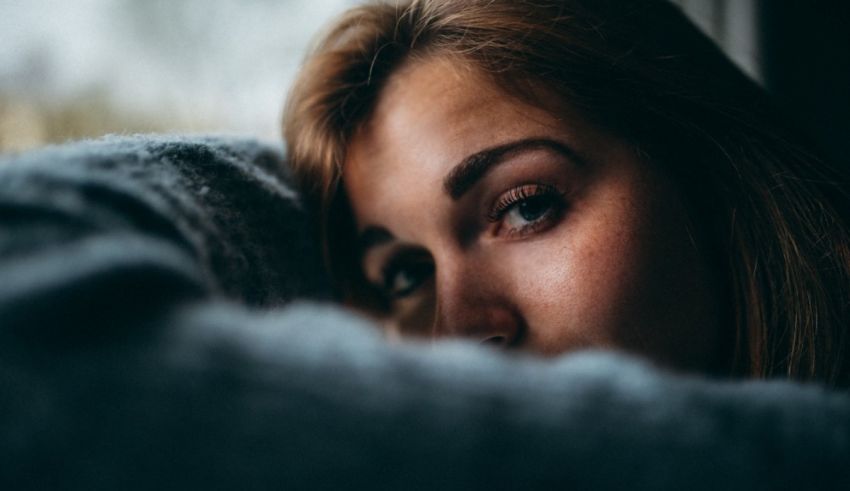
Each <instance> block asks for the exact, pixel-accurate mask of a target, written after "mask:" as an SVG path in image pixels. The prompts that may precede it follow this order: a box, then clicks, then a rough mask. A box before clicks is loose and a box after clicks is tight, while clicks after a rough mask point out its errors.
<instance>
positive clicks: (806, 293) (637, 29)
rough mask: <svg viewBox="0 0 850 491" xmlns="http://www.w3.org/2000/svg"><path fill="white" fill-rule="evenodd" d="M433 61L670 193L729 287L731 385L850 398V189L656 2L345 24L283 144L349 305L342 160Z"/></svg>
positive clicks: (374, 18) (330, 37)
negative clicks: (576, 132) (573, 120)
mask: <svg viewBox="0 0 850 491" xmlns="http://www.w3.org/2000/svg"><path fill="white" fill-rule="evenodd" d="M425 55H429V56H453V57H457V58H459V59H461V60H463V61H464V62H466V63H468V64H469V65H470V66H473V67H475V68H477V69H479V70H480V71H481V72H482V73H484V74H486V75H488V76H490V77H491V78H492V80H493V81H494V82H495V83H496V84H498V85H499V86H500V87H502V88H504V89H505V90H506V92H507V93H511V94H520V97H524V98H527V99H528V100H529V102H533V103H536V102H537V100H536V96H535V94H537V93H539V91H538V90H537V89H538V88H541V87H542V88H543V89H545V90H547V91H550V92H554V93H555V94H557V95H558V96H559V97H560V98H561V100H563V101H568V102H569V103H570V104H571V106H572V107H574V108H577V109H578V110H579V111H580V113H581V114H582V115H583V116H584V117H586V118H589V119H590V120H592V121H593V122H594V123H598V124H600V125H602V126H604V127H605V128H607V129H609V130H611V131H613V132H615V133H617V134H618V135H620V136H621V137H623V138H625V139H627V140H628V141H630V142H631V143H632V144H633V145H634V146H635V147H636V148H637V149H638V150H639V151H640V152H641V153H642V154H643V155H644V156H646V158H647V161H649V162H652V164H653V165H657V166H658V167H659V168H661V169H663V171H665V172H666V173H667V174H668V175H669V176H670V177H671V178H673V179H674V180H675V182H676V183H677V185H678V186H679V187H681V189H682V190H683V195H684V196H686V197H687V201H688V203H687V205H688V207H689V210H690V213H691V215H692V222H693V223H694V224H695V227H696V230H695V233H696V236H697V239H698V240H700V241H701V242H702V244H701V245H702V247H703V248H704V250H706V251H708V255H709V257H710V260H711V261H712V262H713V263H714V264H715V265H716V266H717V267H718V268H720V271H722V272H723V273H722V274H723V276H724V279H725V282H726V290H727V292H728V297H729V309H730V317H731V319H730V322H731V323H733V325H734V333H733V334H732V337H733V338H734V339H731V340H730V344H732V345H733V346H734V366H733V367H732V368H731V370H732V372H733V373H735V374H737V375H749V376H752V377H759V378H764V377H776V376H786V377H790V378H794V379H800V380H818V381H823V382H826V383H830V384H834V385H842V386H847V385H850V375H848V372H849V371H850V370H848V364H847V362H846V352H847V347H848V334H847V323H848V319H849V318H850V309H849V308H848V307H849V305H848V299H850V240H849V239H850V233H848V221H847V218H848V216H850V214H848V211H850V196H848V192H847V191H846V190H847V189H848V188H847V183H848V179H846V178H845V176H844V174H843V173H842V172H839V169H837V168H834V167H831V166H829V165H828V164H827V163H825V162H823V161H821V160H818V159H817V158H816V157H815V156H814V155H813V154H811V153H810V152H809V151H808V150H806V148H805V147H803V146H801V145H800V144H799V143H797V142H798V138H797V136H796V135H795V132H794V131H793V129H792V128H789V127H788V126H787V125H785V124H784V123H783V121H784V120H783V118H782V117H780V116H779V115H778V114H777V113H776V111H775V110H774V109H773V108H772V107H771V104H770V103H769V101H768V100H767V98H766V96H765V94H764V92H763V91H762V90H761V89H760V88H759V87H758V86H756V85H755V84H754V83H752V82H751V81H750V80H749V79H747V78H746V77H745V76H744V75H742V74H741V73H740V71H739V70H738V69H737V68H735V67H734V66H733V65H732V64H731V63H730V62H729V61H728V59H727V58H726V57H725V56H723V55H722V54H721V53H720V52H719V51H718V49H717V48H716V47H715V46H714V45H713V44H712V43H711V42H710V41H709V40H708V39H706V38H705V37H704V36H703V35H702V34H701V33H700V32H699V31H698V29H696V28H695V27H694V26H693V25H692V24H691V23H690V22H689V21H687V20H686V18H685V17H684V16H683V15H682V14H681V12H679V11H678V9H677V8H675V7H673V6H672V5H670V4H669V3H668V2H665V1H662V0H560V1H559V0H550V1H546V0H535V1H530V0H527V1H523V0H434V1H420V0H410V1H401V2H394V3H371V4H367V5H363V6H360V7H356V8H353V9H351V10H350V11H348V12H347V13H346V14H345V15H343V16H342V17H341V18H340V19H339V20H338V21H337V22H336V23H335V24H334V25H333V26H332V27H331V28H330V29H329V30H328V31H327V32H326V33H325V34H324V36H323V37H322V39H321V41H320V42H319V43H318V44H317V46H316V48H315V49H314V51H313V52H312V53H311V54H310V55H309V57H308V58H307V60H306V63H305V65H304V67H303V70H302V71H301V74H300V76H299V78H298V79H297V81H296V83H295V85H294V87H293V89H292V91H291V94H290V97H289V100H288V104H287V107H286V110H285V116H284V138H285V140H286V142H287V144H288V152H289V159H290V163H291V165H292V169H293V170H294V173H295V175H296V176H297V178H298V179H299V182H300V183H301V185H302V188H303V189H304V192H305V194H306V196H307V197H308V199H309V200H310V201H311V202H312V203H313V204H314V205H316V207H317V209H318V210H320V211H319V214H320V224H321V228H322V237H323V242H324V243H325V244H326V247H327V255H328V260H329V265H330V268H331V271H332V274H333V275H334V276H335V277H337V278H338V279H339V280H340V281H341V283H340V284H341V285H342V288H343V289H345V290H348V292H349V294H351V295H352V298H356V293H357V292H356V291H355V290H356V285H357V281H355V279H356V277H357V275H358V273H357V268H356V266H354V265H353V264H351V252H350V251H346V250H345V248H344V247H340V246H339V244H340V241H339V238H340V237H345V236H346V235H347V234H350V233H351V223H350V216H348V215H349V213H348V211H347V208H346V200H345V196H344V194H343V193H342V190H341V186H340V179H341V174H342V163H343V161H344V159H345V153H346V148H347V143H348V141H349V139H350V138H351V136H352V134H353V133H354V132H355V131H356V129H357V128H358V127H359V125H361V124H362V123H363V122H364V121H365V120H366V119H368V117H369V113H370V111H371V109H372V107H373V106H374V103H375V100H376V98H377V97H378V95H379V94H380V91H381V88H382V87H383V85H384V83H385V82H386V80H387V79H388V77H389V76H390V75H391V74H392V73H394V71H395V70H397V69H398V67H399V66H400V65H401V64H402V63H404V62H405V61H407V60H410V59H415V58H416V57H418V56H425ZM550 110H551V108H550Z"/></svg>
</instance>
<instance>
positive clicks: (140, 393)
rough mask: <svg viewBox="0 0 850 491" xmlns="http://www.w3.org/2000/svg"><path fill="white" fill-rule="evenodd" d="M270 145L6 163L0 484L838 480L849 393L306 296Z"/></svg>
mask: <svg viewBox="0 0 850 491" xmlns="http://www.w3.org/2000/svg"><path fill="white" fill-rule="evenodd" d="M279 158H280V157H279V154H278V153H277V152H275V151H274V150H269V149H267V148H264V147H262V146H258V145H256V144H254V143H251V142H237V141H227V140H222V139H197V138H193V139H179V138H172V137H169V138H164V137H160V138H131V139H107V140H103V141H97V142H84V143H78V144H74V145H69V146H63V147H59V148H53V149H47V150H43V151H39V152H35V153H32V154H28V155H25V156H21V157H16V158H14V159H12V160H11V161H10V160H7V161H4V162H0V489H151V488H162V487H165V488H169V489H170V488H178V487H183V488H192V489H195V488H204V487H208V488H215V489H237V488H238V489H256V488H260V489H264V488H274V489H388V490H389V489H393V490H395V489H551V488H566V489H571V488H575V489H608V488H623V489H812V488H825V487H834V488H835V489H847V488H848V487H850V465H848V464H850V396H848V395H847V394H844V393H831V392H829V391H827V390H824V389H822V388H819V387H817V386H804V385H798V384H791V383H781V382H749V383H724V382H718V381H712V380H708V379H701V378H696V377H682V376H674V375H670V374H666V373H664V372H661V371H659V370H657V369H655V368H652V367H650V366H648V365H646V364H644V363H642V362H639V361H635V360H631V359H628V358H624V357H621V356H617V355H614V354H606V353H582V354H575V355H568V356H563V357H560V358H557V359H551V360H543V359H537V358H533V357H530V356H518V355H505V354H500V353H497V352H495V351H490V350H488V349H486V348H483V347H480V346H475V345H472V344H466V343H463V342H458V341H451V342H441V343H437V344H415V343H405V344H389V343H387V342H386V341H385V340H383V339H382V338H381V337H380V336H379V335H378V333H377V332H376V330H375V329H374V328H373V327H372V326H371V325H370V324H369V323H368V322H366V321H364V320H362V319H358V318H357V317H355V316H353V315H352V314H349V313H346V312H343V311H341V310H338V309H337V308H334V307H332V306H330V305H327V304H323V303H317V300H322V299H326V298H328V290H327V286H326V285H327V282H326V280H325V279H324V276H323V275H322V273H321V268H320V266H319V261H318V255H317V252H316V251H317V248H316V246H315V244H313V243H312V241H311V239H310V237H312V234H311V233H310V231H309V229H307V226H308V225H307V224H308V223H309V220H307V218H308V217H307V215H306V212H305V211H304V210H302V209H301V207H300V205H299V204H298V199H297V196H295V194H294V193H293V192H292V191H291V189H290V188H289V187H288V186H287V184H286V179H287V176H286V174H285V171H283V170H281V169H282V168H283V167H282V166H281V164H280V160H279ZM299 298H300V299H302V300H299V301H296V302H294V303H292V302H291V301H292V300H293V299H299Z"/></svg>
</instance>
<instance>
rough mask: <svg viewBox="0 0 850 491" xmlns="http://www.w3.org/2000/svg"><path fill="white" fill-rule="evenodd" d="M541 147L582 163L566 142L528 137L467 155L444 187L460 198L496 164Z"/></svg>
mask: <svg viewBox="0 0 850 491" xmlns="http://www.w3.org/2000/svg"><path fill="white" fill-rule="evenodd" d="M537 149H546V150H552V151H555V152H557V153H559V154H561V155H563V156H565V157H567V158H569V159H570V160H572V161H574V162H577V163H579V162H580V159H579V158H578V156H577V155H576V152H575V151H573V150H572V149H571V148H570V147H569V146H567V145H566V144H564V143H562V142H559V141H556V140H551V139H548V138H526V139H522V140H516V141H513V142H509V143H505V144H503V145H498V146H495V147H491V148H486V149H484V150H482V151H480V152H476V153H474V154H472V155H470V156H468V157H466V158H465V159H463V160H462V161H461V162H460V163H459V164H458V165H456V166H455V167H454V168H453V169H452V170H451V172H449V174H448V175H447V176H446V178H445V179H444V180H443V189H444V190H445V191H446V193H447V194H448V195H449V196H451V198H452V199H453V200H458V199H460V197H461V196H463V194H464V193H466V192H467V191H468V190H469V189H470V188H471V187H472V186H474V185H475V183H476V182H478V181H479V180H481V178H482V177H484V176H485V175H486V174H487V173H488V172H489V171H490V170H491V169H492V168H493V167H495V166H497V165H499V164H501V163H502V162H504V161H505V160H507V158H508V157H509V156H511V155H513V154H516V153H519V152H525V151H529V150H537Z"/></svg>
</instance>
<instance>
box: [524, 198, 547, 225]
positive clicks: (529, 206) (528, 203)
mask: <svg viewBox="0 0 850 491" xmlns="http://www.w3.org/2000/svg"><path fill="white" fill-rule="evenodd" d="M548 209H549V203H547V200H546V198H545V197H542V196H537V197H533V198H528V199H526V200H524V201H523V202H522V203H520V204H519V210H518V211H519V216H521V217H522V219H523V220H525V221H528V222H533V221H534V220H537V219H538V218H540V217H541V216H543V214H545V213H546V210H548Z"/></svg>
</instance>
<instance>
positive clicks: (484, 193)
mask: <svg viewBox="0 0 850 491" xmlns="http://www.w3.org/2000/svg"><path fill="white" fill-rule="evenodd" d="M556 102H557V103H556ZM563 102H564V101H554V100H553V101H552V105H551V106H550V107H559V108H563V107H565V104H564V103H563ZM567 102H568V101H567ZM543 107H545V105H543ZM529 140H530V141H532V143H530V144H529V143H525V144H520V145H519V148H518V149H516V150H514V151H508V152H505V153H503V154H502V155H500V156H499V158H497V159H496V160H497V163H495V164H494V165H492V166H490V167H489V168H488V170H487V171H486V172H483V173H481V174H482V175H481V176H479V179H477V180H474V182H471V183H469V182H468V183H467V188H468V189H466V190H465V192H463V193H462V194H460V195H457V194H458V193H457V191H458V190H455V191H456V193H455V196H452V195H451V193H449V192H448V190H447V184H446V181H447V179H449V176H451V175H452V174H453V173H454V175H457V173H458V170H457V169H458V165H459V164H460V163H462V162H464V161H465V159H466V160H469V158H470V156H472V155H476V154H477V153H479V152H482V151H486V150H487V149H492V148H494V147H500V146H502V147H504V146H506V145H507V146H510V145H513V144H515V143H516V142H528V141H529ZM534 142H536V143H534ZM343 183H344V186H345V190H346V192H347V195H348V197H349V204H350V206H351V210H352V213H353V216H354V218H355V222H356V224H357V228H358V231H359V233H360V234H361V239H360V240H361V244H363V246H364V247H363V250H362V265H363V270H364V274H365V276H366V278H367V279H368V280H369V282H370V283H372V284H374V285H375V286H376V288H377V289H378V290H380V291H382V292H383V295H384V296H385V297H386V299H387V305H388V308H387V310H386V312H383V313H382V316H383V318H384V320H385V322H386V325H387V329H388V330H389V331H390V332H395V333H399V334H401V335H405V336H408V335H409V336H425V337H434V338H436V337H442V336H463V337H468V338H471V339H473V340H475V341H479V342H482V343H488V344H493V345H497V346H502V347H506V348H517V349H523V350H529V351H533V352H536V353H540V354H543V355H555V354H560V353H565V352H569V351H573V350H576V349H584V348H603V349H618V350H624V351H627V352H630V353H637V354H643V355H645V356H647V357H648V358H650V359H652V360H654V361H656V362H658V363H660V364H662V365H666V366H670V367H677V368H681V369H686V370H698V371H704V372H705V371H712V370H714V369H716V368H717V367H718V366H719V365H721V364H722V363H723V362H724V360H725V359H726V358H727V357H726V355H725V354H724V353H722V352H721V351H722V350H721V349H720V344H721V343H720V342H719V339H720V338H721V336H720V335H719V329H718V326H719V325H720V318H721V309H720V308H719V304H720V302H719V301H718V299H719V298H720V297H721V292H720V291H719V288H718V287H717V282H716V281H714V279H713V278H712V275H711V274H710V271H711V270H710V268H709V267H708V265H707V264H706V260H705V258H704V256H703V255H702V254H701V253H700V251H699V250H698V248H697V246H696V245H695V241H694V240H693V238H692V236H691V234H690V233H689V225H688V219H687V214H686V212H685V209H684V206H683V204H682V200H681V199H680V197H679V196H678V194H677V192H676V191H675V188H674V187H673V186H672V184H671V183H670V182H668V181H667V180H666V179H665V178H664V176H662V175H661V174H660V173H658V171H656V170H654V168H653V166H651V165H647V164H646V163H644V162H642V161H641V159H640V158H639V157H638V156H637V153H636V152H635V150H634V149H633V148H632V147H631V146H630V145H629V144H627V143H626V142H625V141H624V140H622V139H619V138H617V137H615V136H614V135H612V134H609V133H606V132H605V131H603V130H602V129H599V128H597V127H593V126H592V125H590V124H589V123H588V122H586V121H584V120H582V119H581V118H579V117H577V116H576V115H575V114H571V113H570V111H565V110H561V109H559V110H558V114H557V116H556V115H554V114H550V113H549V112H547V111H546V110H543V109H541V107H537V106H531V105H528V104H526V103H523V102H521V101H520V100H518V99H517V98H512V97H509V96H508V95H507V94H505V93H504V92H502V91H501V90H500V89H499V88H498V87H496V86H495V85H494V84H493V83H491V82H490V81H489V80H487V79H486V78H485V77H483V76H482V75H481V74H480V73H477V72H476V71H475V69H473V68H471V67H469V66H466V65H464V64H463V63H462V62H460V61H455V60H449V59H446V58H445V57H443V58H439V57H431V58H426V59H418V60H415V61H409V62H407V63H406V64H405V65H403V66H402V67H401V68H399V69H398V70H397V72H396V73H394V74H393V75H392V76H391V77H390V79H389V80H388V83H387V84H386V86H385V87H384V88H383V89H382V92H381V94H380V95H379V98H378V101H377V103H376V106H375V108H374V111H373V113H372V115H371V117H370V118H369V119H368V121H366V122H365V124H364V125H363V126H362V127H361V128H360V130H359V131H358V132H356V133H355V135H354V136H353V138H352V140H351V143H350V146H349V148H348V151H347V155H346V160H345V164H344V168H343Z"/></svg>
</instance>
